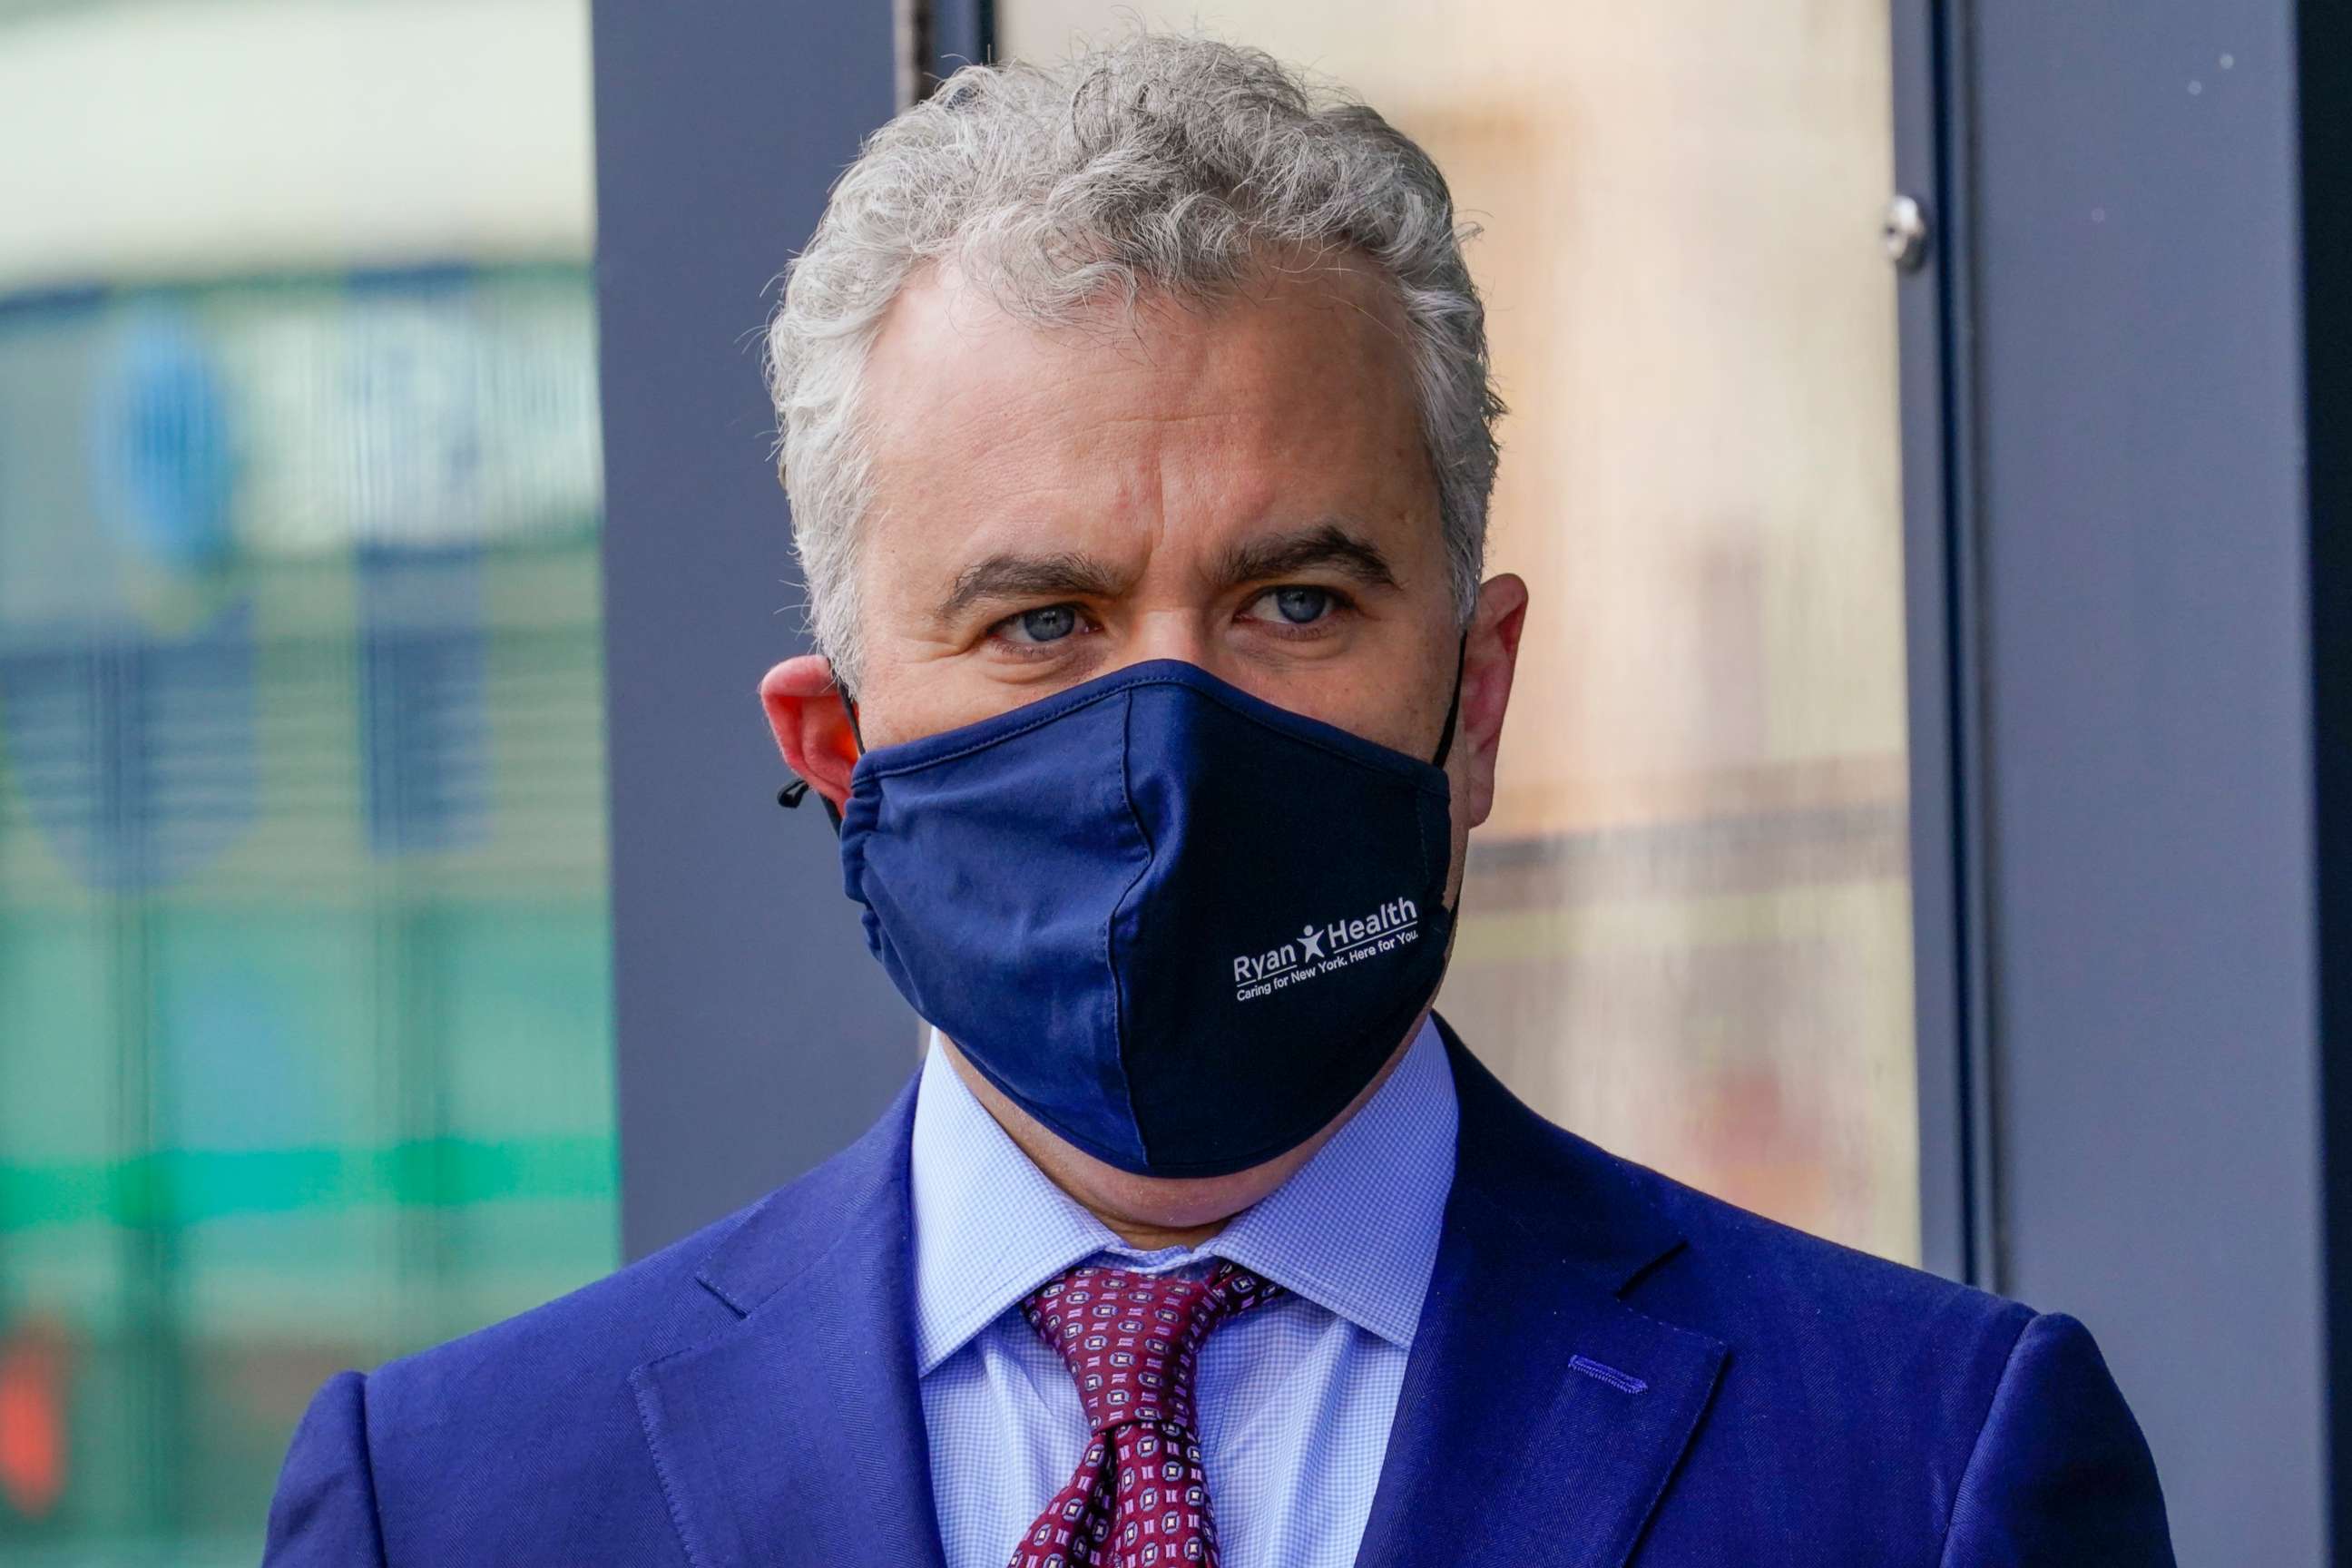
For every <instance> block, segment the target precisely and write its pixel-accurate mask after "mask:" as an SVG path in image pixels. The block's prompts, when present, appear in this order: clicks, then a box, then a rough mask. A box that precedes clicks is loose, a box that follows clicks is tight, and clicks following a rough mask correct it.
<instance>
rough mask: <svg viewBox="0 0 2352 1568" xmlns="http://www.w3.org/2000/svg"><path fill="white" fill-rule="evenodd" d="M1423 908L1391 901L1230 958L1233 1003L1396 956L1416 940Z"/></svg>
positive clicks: (1309, 924)
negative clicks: (1388, 954)
mask: <svg viewBox="0 0 2352 1568" xmlns="http://www.w3.org/2000/svg"><path fill="white" fill-rule="evenodd" d="M1420 936H1421V910H1420V909H1419V907H1418V906H1416V905H1415V904H1414V903H1413V901H1412V900H1411V899H1391V900H1389V901H1388V902H1387V903H1385V904H1382V905H1381V907H1380V908H1379V909H1377V910H1373V911H1372V912H1371V913H1370V914H1368V915H1361V916H1359V917H1357V918H1355V919H1352V920H1341V921H1328V922H1326V923H1324V924H1322V925H1317V924H1316V923H1314V922H1313V921H1308V922H1307V924H1306V925H1305V926H1304V927H1302V928H1301V929H1300V931H1299V932H1298V934H1297V936H1295V937H1292V938H1291V939H1290V940H1289V941H1288V942H1283V943H1282V944H1280V945H1279V946H1276V947H1271V948H1268V949H1267V950H1266V951H1265V952H1260V953H1255V954H1250V953H1244V954H1241V955H1239V956H1237V957H1235V958H1234V1001H1236V1002H1251V1001H1255V1000H1256V999H1257V998H1258V997H1260V996H1271V995H1273V994H1275V993H1276V992H1277V991H1284V990H1287V989H1289V988H1290V987H1291V986H1293V985H1300V984H1306V983H1307V981H1310V980H1318V979H1320V978H1322V977H1323V976H1324V975H1327V974H1336V973H1339V972H1340V971H1341V970H1344V969H1346V968H1348V967H1349V965H1351V964H1355V963H1362V962H1364V961H1365V960H1367V959H1370V958H1374V957H1377V956H1378V955H1380V954H1381V953H1384V952H1396V951H1398V950H1399V949H1400V948H1402V947H1404V946H1406V945H1408V944H1409V943H1412V942H1416V941H1418V940H1420Z"/></svg>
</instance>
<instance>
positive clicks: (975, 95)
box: [766, 33, 1503, 689]
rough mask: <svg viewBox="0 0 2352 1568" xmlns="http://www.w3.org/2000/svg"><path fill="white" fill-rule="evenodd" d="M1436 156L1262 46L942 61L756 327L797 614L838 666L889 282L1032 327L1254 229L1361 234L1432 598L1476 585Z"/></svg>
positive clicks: (1282, 241) (1238, 246)
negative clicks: (800, 600) (1381, 304)
mask: <svg viewBox="0 0 2352 1568" xmlns="http://www.w3.org/2000/svg"><path fill="white" fill-rule="evenodd" d="M1475 233H1476V229H1475V226H1469V225H1457V224H1456V222H1455V219H1454V201H1453V196H1452V195H1451V193H1449V192H1448V190H1447V189H1446V185H1445V179H1444V175H1443V174H1439V173H1438V169H1437V165H1436V164H1435V163H1433V162H1432V161H1431V160H1430V157H1429V154H1427V153H1424V152H1423V151H1422V150H1421V148H1420V147H1419V146H1417V145H1415V144H1414V143H1413V142H1412V140H1411V139H1409V138H1408V137H1406V136H1405V135H1403V134H1402V132H1398V131H1397V130H1396V129H1395V128H1394V127H1392V126H1391V125H1390V124H1389V123H1388V121H1385V120H1383V119H1381V116H1380V115H1379V114H1378V113H1376V112H1374V111H1373V110H1371V109H1370V108H1369V107H1367V106H1366V105H1364V104H1362V103H1360V102H1358V101H1356V100H1353V99H1351V98H1348V97H1346V96H1343V95H1342V94H1340V93H1339V92H1338V91H1336V90H1335V89H1328V88H1324V87H1319V86H1313V85H1310V84H1309V83H1308V82H1307V80H1306V79H1304V78H1303V77H1301V76H1300V75H1299V74H1298V73H1297V72H1294V71H1292V70H1290V69H1288V68H1285V67H1284V66H1283V65H1281V64H1280V63H1279V62H1277V61H1276V60H1275V59H1274V58H1272V57H1270V56H1268V55H1265V54H1263V53H1261V52H1259V51H1257V50H1255V49H1246V48H1241V47H1234V46H1233V45H1230V44H1225V43H1221V42H1216V41H1213V40H1211V39H1207V38H1202V37H1187V36H1181V35H1170V34H1156V33H1137V34H1133V35H1131V36H1129V37H1125V38H1123V39H1120V40H1119V41H1118V42H1116V43H1113V44H1111V45H1109V46H1108V47H1102V48H1097V49H1093V50H1089V51H1087V52H1085V53H1081V54H1079V55H1077V56H1076V57H1075V58H1072V59H1070V60H1069V61H1068V62H1067V63H1066V64H1065V65H1063V66H1061V67H1059V68H1039V67H1037V66H1034V65H1024V64H1008V65H1001V66H967V67H965V68H963V69H961V70H960V71H958V72H956V74H955V75H954V76H953V77H951V78H950V79H948V81H947V82H946V83H945V84H944V85H943V86H942V87H941V88H940V90H939V91H938V92H937V93H936V94H934V95H933V96H932V97H931V98H930V99H929V100H927V101H925V102H922V103H919V104H917V105H916V106H915V107H913V108H911V109H908V110H906V111H904V112H903V113H901V114H899V115H898V117H897V118H896V119H894V120H892V121H890V122H889V123H888V124H887V125H885V126H883V127H882V129H881V130H879V131H877V132H875V133H874V134H873V135H872V136H871V137H869V138H868V139H867V140H866V145H865V147H864V149H863V151H862V152H861V153H859V154H858V157H857V159H856V162H855V163H852V164H851V165H850V166H849V168H848V170H847V171H846V172H845V174H843V175H842V177H841V179H840V181H839V182H838V183H837V184H835V187H834V190H833V195H832V198H831V200H830V201H829V202H828V203H827V204H826V206H825V211H824V218H823V220H822V221H821V222H820V223H819V224H818V225H817V229H816V233H815V235H814V237H812V238H811V239H810V241H809V244H808V247H807V248H806V249H805V250H803V251H802V252H801V254H800V255H799V256H798V257H797V258H794V259H793V263H792V265H791V267H790V268H788V269H787V271H786V274H785V279H786V280H785V287H784V290H783V297H782V302H781V303H780V304H779V305H778V307H777V309H776V310H775V313H774V314H773V315H772V317H771V318H770V320H769V321H768V327H767V353H766V372H767V378H768V386H769V392H770V395H772V398H773V399H774V402H775V408H776V420H777V426H778V430H779V436H780V439H779V444H778V453H777V455H778V471H779V474H780V476H781V477H782V479H783V482H784V488H785V490H786V492H787V493H788V494H789V495H790V497H791V500H792V510H793V545H794V548H795V550H796V551H797V552H798V553H799V556H800V561H801V569H802V573H803V578H804V579H805V581H806V584H807V587H808V609H809V620H810V628H811V630H812V632H813V633H814V637H815V640H816V643H817V646H818V647H820V648H821V649H822V650H823V651H824V652H825V653H826V654H828V655H829V656H830V657H831V658H832V659H833V663H834V668H835V672H836V675H837V677H838V679H840V681H841V682H842V684H843V685H844V686H845V687H849V688H853V689H854V688H855V687H856V685H857V684H858V682H859V680H860V679H861V678H862V674H863V668H862V665H863V659H862V653H863V649H862V644H861V639H860V636H859V626H858V619H859V617H858V605H857V599H858V592H857V569H858V562H859V555H860V539H859V536H860V533H861V531H862V530H861V527H860V524H861V520H862V517H863V514H864V512H865V511H866V507H867V503H868V500H869V498H870V494H871V489H872V471H871V465H870V462H869V459H868V457H867V454H866V443H865V441H864V440H863V436H864V430H863V426H862V424H861V418H860V413H859V408H858V387H859V382H860V379H861V376H862V374H863V371H864V367H865V364H866V355H867V352H868V350H869V349H870V348H871V346H872V344H873V342H874V340H875V338H876V337H877V334H878V333H879V331H880V330H881V326H882V321H883V318H884V316H885V314H886V313H887V310H889V307H890V303H891V301H892V300H894V299H895V298H897V296H898V291H899V289H901V288H902V287H904V286H905V285H906V283H907V282H908V279H910V278H911V277H913V276H914V275H915V274H916V273H918V272H919V270H921V269H923V268H930V267H940V266H946V267H951V268H953V269H954V270H955V272H956V274H957V276H958V277H959V279H961V280H963V281H965V282H968V283H976V284H978V285H980V286H981V287H982V288H984V289H987V290H988V291H989V292H990V294H991V296H992V299H993V300H995V302H996V303H997V304H998V305H999V306H1000V308H1002V309H1003V310H1006V311H1007V312H1008V313H1010V314H1012V315H1013V316H1014V317H1015V319H1017V320H1022V321H1029V322H1032V323H1034V324H1036V325H1039V326H1059V325H1066V324H1070V323H1073V322H1075V321H1078V320H1079V319H1080V318H1081V317H1082V316H1083V314H1084V312H1085V311H1086V310H1087V309H1088V308H1089V307H1090V306H1092V305H1094V304H1096V303H1097V302H1098V301H1100V300H1104V299H1106V298H1108V299H1113V300H1124V301H1125V303H1126V306H1127V308H1128V309H1129V310H1132V309H1133V308H1134V305H1135V302H1136V300H1138V299H1139V297H1140V296H1141V295H1142V294H1144V293H1145V292H1146V291H1155V292H1159V293H1161V294H1164V295H1171V296H1174V297H1176V298H1179V299H1184V300H1215V299H1217V298H1218V297H1219V296H1220V295H1221V294H1223V292H1224V291H1226V290H1228V289H1231V288H1233V287H1234V285H1236V284H1237V283H1239V282H1240V281H1242V280H1243V279H1244V278H1245V277H1246V276H1247V275H1248V274H1249V271H1250V268H1251V267H1252V266H1253V265H1254V264H1255V263H1259V262H1262V261H1263V260H1264V258H1265V254H1266V253H1267V252H1270V251H1289V250H1297V251H1302V252H1305V253H1306V254H1307V255H1309V256H1315V255H1322V254H1328V253H1329V252H1331V251H1333V250H1335V249H1344V250H1347V251H1351V252H1353V253H1356V254H1358V255H1360V256H1361V257H1364V258H1369V259H1370V261H1371V262H1373V263H1374V264H1375V265H1376V267H1377V268H1378V269H1379V271H1380V272H1381V275H1382V276H1383V277H1384V278H1385V279H1387V280H1388V281H1389V282H1390V283H1391V285H1392V286H1393V287H1394V289H1395V291H1396V298H1397V300H1398V302H1399V303H1400V304H1401V305H1402V308H1403V314H1404V318H1405V321H1406V322H1407V323H1408V331H1409V335H1410V339H1411V351H1412V364H1413V374H1414V382H1415V386H1414V392H1415V396H1416V400H1417V404H1418V407H1419V413H1420V421H1421V434H1422V444H1423V448H1424V450H1425V451H1426V453H1427V455H1428V458H1429V462H1430V468H1431V470H1432V472H1433V474H1434V475H1435V477H1436V481H1437V489H1438V500H1439V514H1440V517H1441V520H1442V522H1443V526H1444V531H1445V552H1446V561H1447V568H1448V573H1449V575H1450V577H1451V580H1452V581H1451V586H1452V589H1453V594H1454V602H1455V611H1456V614H1457V615H1458V616H1460V617H1461V618H1462V619H1463V620H1464V621H1465V623H1466V622H1467V620H1468V618H1469V616H1470V612H1471V609H1472V607H1473V606H1474V605H1475V603H1476V601H1477V594H1478V584H1479V579H1480V574H1481V571H1482V567H1483V563H1484V557H1485V553H1486V509H1487V501H1488V498H1489V497H1490V495H1491V494H1492V492H1493V490H1494V484H1495V466H1496V442H1495V425H1496V420H1497V419H1498V418H1499V417H1500V416H1501V415H1502V413H1503V405H1502V403H1501V401H1500V399H1498V398H1497V397H1496V395H1495V391H1494V387H1493V384H1492V379H1491V374H1490V371H1489V367H1488V363H1487V357H1486V310H1485V308H1484V307H1483V306H1482V305H1481V304H1480V303H1479V300H1478V291H1477V289H1476V287H1475V285H1474V284H1473V283H1472V282H1471V280H1470V271H1469V268H1468V266H1467V265H1466V264H1465V262H1464V260H1463V256H1462V247H1463V243H1464V242H1465V240H1467V239H1469V238H1470V237H1472V236H1474V235H1475Z"/></svg>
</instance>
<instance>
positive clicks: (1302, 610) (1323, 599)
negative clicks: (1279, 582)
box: [1266, 588, 1331, 626]
mask: <svg viewBox="0 0 2352 1568" xmlns="http://www.w3.org/2000/svg"><path fill="white" fill-rule="evenodd" d="M1266 596H1267V597H1268V598H1270V599H1272V600H1273V601H1274V607H1275V609H1276V611H1278V612H1279V613H1280V614H1281V616H1282V618H1283V619H1284V620H1286V621H1288V622H1289V623H1290V624H1291V625H1292V626H1307V625H1308V624H1310V623H1311V622H1315V621H1319V620H1321V619H1322V618H1323V617H1324V616H1326V615H1328V613H1329V612H1330V609H1331V590H1329V589H1328V588H1276V589H1275V590H1274V591H1273V592H1272V593H1270V594H1268V595H1266Z"/></svg>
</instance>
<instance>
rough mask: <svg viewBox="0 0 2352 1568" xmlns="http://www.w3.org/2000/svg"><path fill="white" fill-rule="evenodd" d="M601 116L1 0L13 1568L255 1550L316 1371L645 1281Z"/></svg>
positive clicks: (567, 82) (477, 13)
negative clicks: (599, 178)
mask: <svg viewBox="0 0 2352 1568" xmlns="http://www.w3.org/2000/svg"><path fill="white" fill-rule="evenodd" d="M588 94H589V83H588V15H587V8H586V6H585V5H584V4H580V3H565V0H554V3H548V0H487V3H486V0H392V3H384V4H373V3H372V4H365V5H343V4H333V3H330V0H206V3H204V4H196V5H178V4H132V3H113V0H76V3H67V4H58V3H52V0H8V3H5V4H0V147H5V148H6V149H8V151H7V152H5V153H0V212H5V214H7V215H8V216H7V217H6V218H5V219H0V1562H5V1563H12V1564H14V1563H27V1564H32V1563H53V1562H54V1563H91V1564H98V1563H192V1564H194V1563H205V1564H209V1563H252V1562H254V1561H256V1560H257V1557H258V1555H259V1552H258V1547H259V1535H258V1531H259V1527H260V1523H261V1519H262V1514H263V1510H265V1508H266V1506H267V1502H268V1495H269V1490H270V1487H271V1484H272V1481H273V1479H274V1478H275V1476H276V1472H277V1468H278V1460H279V1459H280V1458H282V1456H283V1454H284V1452H285V1445H286V1439H287V1436H288V1435H289V1432H290V1431H291V1429H292V1424H293V1422H294V1421H295V1419H296V1418H297V1417H298V1416H299V1415H300V1413H301V1410H302V1408H303V1406H304V1405H305V1404H306V1403H307V1402H308V1400H309V1397H310V1394H311V1393H312V1392H313V1390H314V1389H315V1387H316V1385H317V1384H318V1383H319V1382H320V1379H322V1378H323V1377H324V1376H325V1375H326V1374H327V1373H331V1372H332V1371H334V1370H335V1369H336V1368H338V1367H341V1366H345V1365H372V1364H373V1363H376V1362H379V1361H381V1360H383V1359H384V1358H385V1357H387V1356H390V1355H393V1354H396V1353H398V1352H402V1351H404V1350H409V1349H413V1348H415V1347H416V1346H419V1345H422V1344H425V1343H429V1342H434V1341H436V1340H439V1339H444V1338H447V1337H449V1336H451V1335H454V1334H457V1333H462V1332H464V1331H467V1330H469V1329H472V1328H476V1327H478V1326H479V1325H481V1324H483V1323H485V1322H488V1321H492V1320H494V1319H496V1318H499V1317H503V1316H506V1315H508V1314H509V1313H512V1312H515V1311H519V1310H522V1309H523V1308H526V1307H529V1306H530V1305H532V1304H534V1303H535V1302H538V1301H541V1300H545V1299H547V1298H548V1297H549V1296H551V1295H553V1294H556V1293H559V1292H561V1291H562V1290H563V1289H568V1288H569V1287H571V1286H572V1285H575V1284H578V1283H580V1282H582V1281H584V1280H586V1279H591V1278H593V1277H594V1276H596V1275H598V1274H601V1273H604V1272H605V1271H606V1270H608V1269H610V1268H612V1267H614V1265H615V1264H616V1263H617V1262H618V1261H619V1257H620V1253H619V1241H618V1236H617V1231H616V1221H615V1215H616V1207H615V1198H614V1194H615V1191H616V1181H617V1173H618V1167H617V1163H616V1159H615V1153H614V1108H613V1096H612V1084H613V1069H612V1053H613V1024H612V1005H611V991H612V987H611V970H612V948H611V929H610V921H609V920H608V918H607V914H606V892H605V881H604V866H605V830H604V725H603V721H602V712H603V700H602V684H601V682H602V673H603V668H604V647H603V641H602V637H601V635H600V629H599V621H600V611H599V595H598V581H599V571H600V568H599V563H598V559H597V536H598V531H599V528H600V525H601V522H602V518H603V510H604V497H603V488H604V487H603V474H602V469H601V465H600V462H599V457H598V451H599V435H598V423H597V408H596V332H595V300H594V290H593V283H592V279H591V277H590V271H589V267H590V257H591V254H592V250H593V158H592V153H591V142H590V135H589V120H590V114H589V95H588ZM756 456H757V455H756V453H754V454H753V455H752V458H753V460H756Z"/></svg>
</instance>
